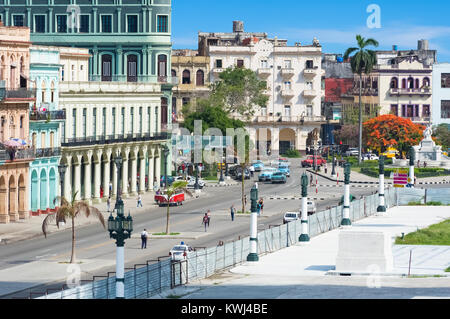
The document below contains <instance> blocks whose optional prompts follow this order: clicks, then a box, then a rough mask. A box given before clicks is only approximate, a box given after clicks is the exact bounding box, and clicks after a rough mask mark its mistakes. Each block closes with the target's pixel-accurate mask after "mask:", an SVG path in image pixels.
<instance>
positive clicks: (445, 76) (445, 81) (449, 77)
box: [441, 73, 450, 89]
mask: <svg viewBox="0 0 450 319" xmlns="http://www.w3.org/2000/svg"><path fill="white" fill-rule="evenodd" d="M441 88H443V89H446V88H450V73H442V74H441Z"/></svg>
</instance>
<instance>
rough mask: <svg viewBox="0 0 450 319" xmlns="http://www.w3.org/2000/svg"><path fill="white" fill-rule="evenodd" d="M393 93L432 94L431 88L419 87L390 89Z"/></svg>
mask: <svg viewBox="0 0 450 319" xmlns="http://www.w3.org/2000/svg"><path fill="white" fill-rule="evenodd" d="M389 93H390V94H391V95H431V89H430V88H417V89H399V88H391V89H389Z"/></svg>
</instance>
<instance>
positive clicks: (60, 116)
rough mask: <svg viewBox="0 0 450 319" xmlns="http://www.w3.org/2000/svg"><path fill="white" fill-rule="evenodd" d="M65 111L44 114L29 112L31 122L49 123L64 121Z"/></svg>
mask: <svg viewBox="0 0 450 319" xmlns="http://www.w3.org/2000/svg"><path fill="white" fill-rule="evenodd" d="M65 119H66V111H65V110H60V111H46V112H36V111H32V112H30V120H31V121H51V120H65Z"/></svg>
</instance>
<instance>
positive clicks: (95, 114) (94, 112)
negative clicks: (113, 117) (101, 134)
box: [92, 107, 97, 137]
mask: <svg viewBox="0 0 450 319" xmlns="http://www.w3.org/2000/svg"><path fill="white" fill-rule="evenodd" d="M92 126H93V128H92V132H93V134H92V136H94V137H96V136H97V108H95V107H94V108H93V109H92Z"/></svg>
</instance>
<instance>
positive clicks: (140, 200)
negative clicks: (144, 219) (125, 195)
mask: <svg viewBox="0 0 450 319" xmlns="http://www.w3.org/2000/svg"><path fill="white" fill-rule="evenodd" d="M139 205H141V207H143V206H142V197H141V194H139V195H138V198H137V207H139Z"/></svg>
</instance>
